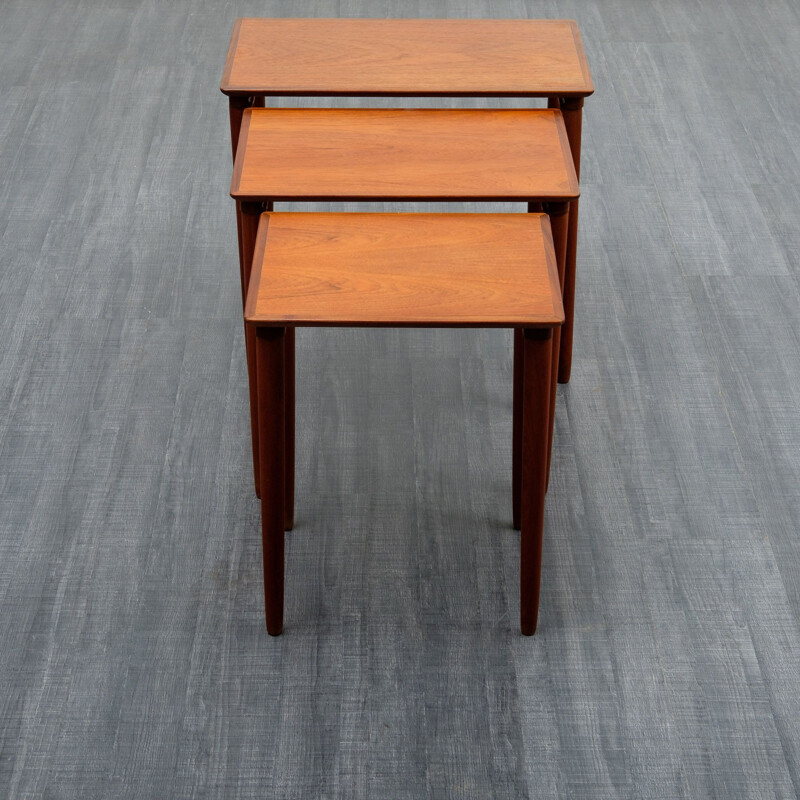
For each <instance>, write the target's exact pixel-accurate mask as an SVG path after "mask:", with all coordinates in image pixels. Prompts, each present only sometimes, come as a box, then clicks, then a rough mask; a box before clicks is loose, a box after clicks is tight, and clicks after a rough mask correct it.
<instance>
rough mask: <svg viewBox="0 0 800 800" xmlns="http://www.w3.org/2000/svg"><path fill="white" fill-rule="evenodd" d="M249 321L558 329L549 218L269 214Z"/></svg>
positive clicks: (262, 227) (259, 242)
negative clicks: (556, 327)
mask: <svg viewBox="0 0 800 800" xmlns="http://www.w3.org/2000/svg"><path fill="white" fill-rule="evenodd" d="M245 320H246V321H247V322H248V323H251V324H256V325H266V326H284V325H286V326H290V327H292V326H326V327H327V326H359V325H369V326H373V325H374V326H390V327H526V328H528V327H529V328H537V327H538V328H552V327H555V326H557V325H560V324H561V323H562V322H563V320H564V309H563V306H562V303H561V290H560V287H559V282H558V272H557V270H556V262H555V255H554V252H553V240H552V236H551V233H550V222H549V218H548V217H547V216H546V215H545V214H360V213H358V214H357V213H341V214H340V213H333V214H329V213H322V214H315V213H285V212H272V213H265V214H263V215H262V216H261V221H260V224H259V228H258V236H257V239H256V247H255V254H254V258H253V272H252V273H251V278H250V289H249V292H248V295H247V303H246V307H245Z"/></svg>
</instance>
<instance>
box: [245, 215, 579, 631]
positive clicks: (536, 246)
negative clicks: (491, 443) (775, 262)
mask: <svg viewBox="0 0 800 800" xmlns="http://www.w3.org/2000/svg"><path fill="white" fill-rule="evenodd" d="M245 321H246V323H247V324H248V325H250V326H252V327H254V328H255V331H256V361H257V370H256V372H257V381H258V385H257V409H258V426H257V432H258V449H259V456H260V464H261V469H260V476H259V480H260V488H261V517H262V542H263V558H264V598H265V606H266V622H267V631H268V632H269V633H270V634H272V635H277V634H279V633H281V631H282V630H283V577H284V517H285V515H284V502H285V492H284V483H285V481H286V480H287V479H292V478H293V476H289V475H288V474H287V466H288V464H289V463H291V460H288V459H286V458H285V454H286V452H287V448H290V447H291V446H292V445H293V443H290V442H287V441H286V430H287V427H286V425H285V420H284V415H285V414H286V413H287V408H286V396H285V370H284V341H285V337H286V332H287V329H292V328H295V327H303V326H306V327H308V326H314V327H350V326H374V327H420V328H435V327H464V328H514V329H520V330H522V331H524V375H523V387H524V390H523V415H522V504H521V551H520V552H521V562H520V624H521V629H522V633H523V634H527V635H530V634H533V633H534V632H535V630H536V621H537V617H538V608H539V585H540V573H541V554H542V533H543V526H544V502H545V488H546V479H547V460H548V448H549V441H548V421H549V408H550V397H551V388H552V382H553V380H554V376H553V374H552V369H551V358H552V346H551V340H552V335H553V330H554V329H556V328H558V327H559V326H560V325H561V324H562V323H563V321H564V309H563V305H562V300H561V289H560V286H559V278H558V271H557V269H556V259H555V255H554V250H553V240H552V235H551V232H550V222H549V219H548V217H547V216H546V215H544V214H375V213H373V214H353V213H335V214H327V213H326V214H312V213H269V212H268V213H264V214H262V215H261V218H260V221H259V227H258V234H257V238H256V245H255V252H254V257H253V270H252V273H251V278H250V284H249V290H248V294H247V302H246V306H245ZM288 413H292V410H291V409H289V410H288Z"/></svg>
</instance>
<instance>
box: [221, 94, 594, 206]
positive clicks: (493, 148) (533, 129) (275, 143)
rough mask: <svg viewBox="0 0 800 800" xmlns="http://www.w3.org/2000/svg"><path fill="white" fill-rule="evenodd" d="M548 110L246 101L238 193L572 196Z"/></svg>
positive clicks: (234, 190) (567, 160) (278, 196)
mask: <svg viewBox="0 0 800 800" xmlns="http://www.w3.org/2000/svg"><path fill="white" fill-rule="evenodd" d="M578 194H579V190H578V179H577V177H576V175H575V168H574V166H573V161H572V155H571V153H570V147H569V141H568V139H567V133H566V128H565V126H564V120H563V117H562V114H561V112H560V111H558V110H554V109H543V108H542V109H502V110H494V109H493V110H489V109H365V108H357V109H349V108H337V109H330V108H304V109H275V108H249V109H246V110H245V112H244V115H243V121H242V129H241V133H240V138H239V147H238V149H237V153H236V162H235V166H234V173H233V180H232V182H231V196H232V197H234V198H236V199H238V200H243V201H244V200H250V201H256V200H259V201H273V200H309V201H317V200H357V199H362V200H395V199H401V198H402V199H405V200H450V199H465V200H467V199H468V200H529V199H534V198H535V199H540V200H572V199H574V198H576V197H577V196H578Z"/></svg>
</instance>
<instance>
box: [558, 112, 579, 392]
mask: <svg viewBox="0 0 800 800" xmlns="http://www.w3.org/2000/svg"><path fill="white" fill-rule="evenodd" d="M561 113H562V114H563V115H564V125H565V127H566V129H567V137H568V138H569V147H570V150H571V151H572V161H573V163H574V164H575V174H576V175H577V176H578V179H579V180H580V177H581V128H582V124H583V98H582V97H569V98H564V99H563V100H562V101H561ZM577 247H578V201H577V200H573V201H572V203H571V207H570V211H569V236H568V239H567V260H566V272H565V274H564V316H565V320H564V327H563V330H562V332H561V356H560V359H559V363H558V382H559V383H568V382H569V376H570V372H571V370H572V334H573V327H574V321H575V273H576V260H577Z"/></svg>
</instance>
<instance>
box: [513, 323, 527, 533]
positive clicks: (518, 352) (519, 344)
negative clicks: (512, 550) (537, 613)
mask: <svg viewBox="0 0 800 800" xmlns="http://www.w3.org/2000/svg"><path fill="white" fill-rule="evenodd" d="M522 339H523V336H522V328H514V389H513V392H514V394H513V397H514V400H513V404H514V411H513V424H512V432H511V517H512V520H513V521H512V524H513V526H514V530H515V531H518V530H519V526H520V519H521V516H520V496H521V493H522V393H523V379H524V375H523V360H524V355H523V354H524V347H523V341H522Z"/></svg>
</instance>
